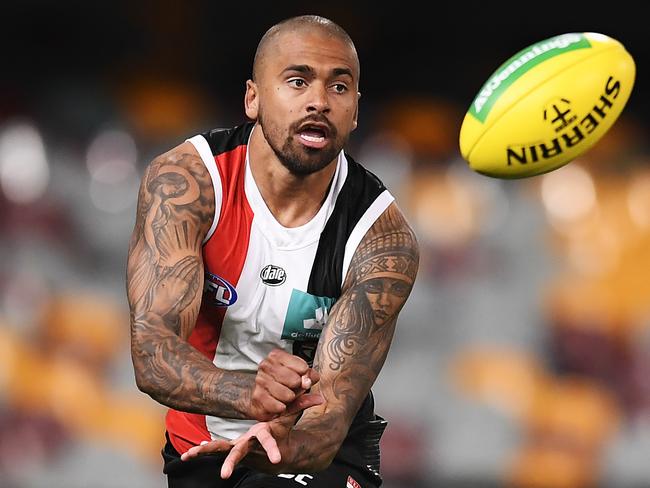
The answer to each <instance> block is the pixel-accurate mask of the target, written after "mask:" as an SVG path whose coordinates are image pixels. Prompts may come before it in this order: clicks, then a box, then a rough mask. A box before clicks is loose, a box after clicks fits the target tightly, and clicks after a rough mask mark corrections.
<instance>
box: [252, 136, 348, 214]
mask: <svg viewBox="0 0 650 488" xmlns="http://www.w3.org/2000/svg"><path fill="white" fill-rule="evenodd" d="M248 154H249V161H250V167H251V173H252V174H253V178H254V179H255V183H256V184H257V187H258V188H259V190H260V194H261V195H262V198H263V199H264V202H265V203H266V206H267V207H268V208H269V210H270V211H271V213H272V214H273V216H274V217H275V219H276V220H277V221H278V222H279V223H280V224H282V225H283V226H284V227H299V226H301V225H304V224H306V223H307V222H309V221H310V220H311V219H312V218H313V217H314V216H315V215H316V214H317V213H318V211H319V210H320V208H321V205H322V204H323V201H324V200H325V197H326V196H327V192H328V190H329V185H330V182H331V181H332V177H333V176H334V172H335V171H336V161H337V160H336V159H335V160H334V161H332V162H331V163H330V164H328V165H327V166H326V167H325V168H323V169H322V170H320V171H317V172H316V173H312V174H309V175H295V174H293V173H291V172H290V171H289V170H288V169H287V168H286V167H285V166H284V165H283V164H282V163H281V162H280V161H279V160H278V157H277V156H276V154H275V152H274V151H273V149H272V148H271V146H269V144H268V142H267V141H266V139H265V138H264V134H263V133H262V130H261V129H260V127H259V126H258V125H255V127H254V129H253V133H252V135H251V138H250V143H249V146H248Z"/></svg>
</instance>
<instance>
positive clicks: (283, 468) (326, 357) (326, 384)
mask: <svg viewBox="0 0 650 488" xmlns="http://www.w3.org/2000/svg"><path fill="white" fill-rule="evenodd" d="M418 263H419V251H418V245H417V241H416V238H415V235H414V233H413V231H412V230H411V229H410V227H409V226H408V224H407V222H406V221H405V220H404V217H403V216H402V214H401V213H400V211H399V210H398V208H397V207H396V206H395V205H394V204H393V205H391V206H390V207H389V208H388V209H387V210H386V211H385V212H384V214H383V215H382V216H381V217H380V218H379V219H378V220H377V222H375V224H374V225H373V226H372V228H371V229H370V230H369V231H368V233H367V234H366V235H365V236H364V238H363V240H362V241H361V243H360V244H359V247H358V248H357V250H356V252H355V254H354V256H353V258H352V262H351V264H350V269H349V271H348V275H347V277H346V280H345V284H344V288H343V294H342V295H341V298H340V299H339V300H338V301H337V302H336V305H335V306H334V307H333V308H332V312H331V314H330V317H329V320H328V322H327V325H326V326H325V328H324V330H323V333H322V335H321V337H320V340H319V342H318V348H317V350H316V355H315V358H314V368H315V369H316V370H317V371H318V372H319V373H320V382H319V383H318V384H317V385H315V387H314V388H313V389H312V391H313V392H315V393H320V394H321V395H322V396H323V398H324V399H325V403H323V404H321V405H320V406H316V407H313V408H309V409H307V410H305V412H304V414H303V416H302V417H301V418H300V420H299V421H298V422H297V423H296V424H295V425H294V421H295V419H296V417H295V416H284V417H280V418H277V419H275V420H273V421H271V422H263V423H259V424H255V425H254V426H253V427H251V429H250V430H249V431H248V432H247V433H246V434H244V435H242V436H241V437H239V438H238V439H237V440H236V441H234V442H233V443H227V442H222V441H213V442H212V443H209V444H207V445H204V446H197V447H194V448H192V449H190V450H189V451H188V452H187V453H184V454H183V457H182V458H183V459H184V460H187V459H191V458H193V457H196V456H200V455H202V454H207V453H210V452H223V451H230V452H229V454H228V456H227V458H226V460H225V461H224V465H223V467H222V470H221V476H222V477H224V478H228V477H229V476H230V475H231V474H232V471H233V469H234V467H235V465H236V464H237V463H239V462H240V461H244V462H245V463H247V464H249V465H251V466H253V467H255V468H257V469H260V470H263V471H266V472H276V473H277V472H281V473H282V472H284V473H287V472H294V473H309V472H315V471H320V470H323V469H325V468H326V467H327V466H329V464H330V463H331V462H332V460H333V459H334V456H335V455H336V453H337V452H338V450H339V449H340V447H341V444H342V442H343V440H344V439H345V437H346V435H347V433H348V430H349V428H350V424H351V423H352V420H353V419H354V416H355V415H356V413H357V411H358V410H359V407H360V406H361V403H362V402H363V399H364V398H365V397H366V395H368V393H369V391H370V388H371V386H372V385H373V383H374V382H375V379H376V378H377V376H378V374H379V372H380V370H381V368H382V366H383V364H384V361H385V360H386V355H387V354H388V349H389V347H390V344H391V341H392V338H393V332H394V331H395V324H396V322H397V316H398V314H399V312H400V310H401V309H402V307H403V305H404V303H405V302H406V300H407V298H408V296H409V295H410V293H411V289H412V287H413V283H414V282H415V278H416V274H417V269H418Z"/></svg>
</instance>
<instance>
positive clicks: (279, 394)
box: [254, 371, 296, 404]
mask: <svg viewBox="0 0 650 488" xmlns="http://www.w3.org/2000/svg"><path fill="white" fill-rule="evenodd" d="M255 384H256V386H259V387H261V388H263V389H264V390H266V392H267V393H268V394H269V395H270V396H271V397H273V398H275V399H276V400H278V401H280V402H282V403H285V404H286V403H289V402H292V401H294V400H295V399H296V393H295V392H294V391H293V390H292V389H291V388H290V387H288V386H287V385H285V384H282V383H279V382H278V381H276V380H275V379H273V378H272V377H271V376H269V375H267V374H266V373H264V372H261V371H258V373H257V376H256V377H255ZM254 393H255V392H254Z"/></svg>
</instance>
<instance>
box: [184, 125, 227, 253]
mask: <svg viewBox="0 0 650 488" xmlns="http://www.w3.org/2000/svg"><path fill="white" fill-rule="evenodd" d="M187 142H191V143H192V145H193V146H194V147H195V148H196V150H197V151H198V153H199V156H201V159H202V160H203V164H204V165H205V167H206V168H207V170H208V173H210V178H211V179H212V188H214V216H213V217H212V225H211V226H210V230H209V231H208V233H207V234H206V236H205V239H203V244H205V243H206V242H208V241H209V240H210V237H212V234H214V231H215V230H216V228H217V224H218V223H219V217H220V216H221V201H222V199H223V190H222V188H221V176H220V175H219V168H218V167H217V163H216V162H215V160H214V157H213V156H212V150H211V149H210V145H209V144H208V141H206V140H205V137H203V136H202V135H200V134H199V135H197V136H194V137H192V138H190V139H187Z"/></svg>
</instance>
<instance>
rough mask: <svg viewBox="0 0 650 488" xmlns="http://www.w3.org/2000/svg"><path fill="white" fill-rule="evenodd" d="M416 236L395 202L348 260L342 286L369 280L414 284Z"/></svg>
mask: <svg viewBox="0 0 650 488" xmlns="http://www.w3.org/2000/svg"><path fill="white" fill-rule="evenodd" d="M419 257H420V251H419V244H418V241H417V236H416V234H415V232H414V230H413V228H412V227H411V225H410V224H409V222H408V221H407V219H406V217H405V216H404V214H403V213H402V211H401V210H400V209H399V207H398V206H397V204H396V203H395V202H393V203H391V204H390V205H389V206H388V208H386V210H385V211H384V212H383V213H382V214H381V215H380V216H379V217H378V218H377V220H375V222H374V223H373V225H372V226H371V227H370V229H369V230H368V232H366V234H365V235H364V237H363V238H362V239H361V242H360V243H359V246H358V247H357V248H356V250H355V253H354V255H353V256H352V262H351V263H350V269H349V270H348V274H347V277H346V283H345V285H346V286H354V285H356V284H358V283H360V282H363V281H366V280H368V279H373V278H390V279H397V280H402V281H405V282H406V283H407V284H409V285H412V284H413V283H414V282H415V278H416V275H417V270H418V266H419Z"/></svg>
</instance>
